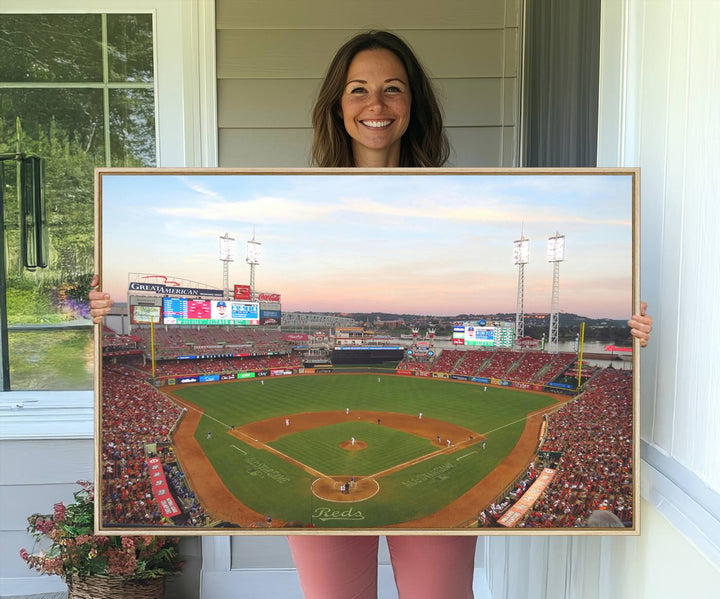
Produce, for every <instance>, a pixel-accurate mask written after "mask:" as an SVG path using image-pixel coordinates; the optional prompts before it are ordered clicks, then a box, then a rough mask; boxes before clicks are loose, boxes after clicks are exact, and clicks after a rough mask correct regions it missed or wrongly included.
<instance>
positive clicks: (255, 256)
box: [245, 227, 262, 299]
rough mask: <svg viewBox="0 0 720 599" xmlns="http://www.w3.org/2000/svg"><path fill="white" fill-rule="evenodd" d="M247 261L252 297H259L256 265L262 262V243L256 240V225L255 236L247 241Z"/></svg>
mask: <svg viewBox="0 0 720 599" xmlns="http://www.w3.org/2000/svg"><path fill="white" fill-rule="evenodd" d="M245 262H247V263H248V264H249V265H250V297H252V299H257V291H256V290H255V267H256V266H259V265H260V262H262V244H261V243H260V242H259V241H255V227H253V236H252V239H251V240H250V241H248V242H247V257H246V258H245Z"/></svg>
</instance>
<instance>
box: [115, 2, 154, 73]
mask: <svg viewBox="0 0 720 599" xmlns="http://www.w3.org/2000/svg"><path fill="white" fill-rule="evenodd" d="M107 29H108V34H107V40H108V66H109V68H110V75H109V79H110V81H134V82H144V83H150V82H152V81H153V78H154V77H153V33H152V15H149V14H148V15H108V17H107Z"/></svg>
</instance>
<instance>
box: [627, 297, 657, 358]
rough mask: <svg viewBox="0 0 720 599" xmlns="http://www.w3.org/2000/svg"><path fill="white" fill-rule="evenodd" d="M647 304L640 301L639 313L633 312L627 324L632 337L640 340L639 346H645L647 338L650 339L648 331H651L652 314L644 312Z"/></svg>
mask: <svg viewBox="0 0 720 599" xmlns="http://www.w3.org/2000/svg"><path fill="white" fill-rule="evenodd" d="M646 310H647V304H646V303H645V302H641V303H640V314H634V315H633V317H632V318H631V319H630V320H628V326H629V327H630V334H631V335H632V336H633V337H637V339H638V341H639V342H640V347H646V346H647V344H648V340H649V339H650V331H652V323H653V319H652V316H648V315H647V314H646V312H645V311H646Z"/></svg>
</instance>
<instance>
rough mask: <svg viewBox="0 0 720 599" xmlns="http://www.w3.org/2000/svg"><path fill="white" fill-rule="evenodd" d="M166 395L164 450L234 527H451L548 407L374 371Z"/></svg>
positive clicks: (511, 394)
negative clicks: (175, 406)
mask: <svg viewBox="0 0 720 599" xmlns="http://www.w3.org/2000/svg"><path fill="white" fill-rule="evenodd" d="M164 391H165V392H167V391H168V389H167V388H165V389H164ZM171 395H172V397H173V398H174V399H175V400H176V401H177V402H178V403H180V404H181V405H183V406H184V407H186V408H187V413H186V416H185V417H184V418H183V421H182V423H181V425H180V427H179V429H178V430H177V431H176V433H175V435H174V443H175V449H176V452H177V454H178V456H179V459H180V461H181V463H182V465H183V468H184V470H185V472H186V475H187V477H188V480H189V481H190V484H191V486H192V488H193V489H194V491H195V493H196V495H197V496H198V498H199V499H200V501H201V503H202V504H203V506H205V507H206V509H207V510H208V511H209V512H210V513H211V514H212V515H213V517H215V518H217V519H218V520H223V521H227V522H233V523H236V524H239V525H241V526H260V525H262V526H266V525H267V524H268V521H269V520H270V519H271V520H272V526H287V525H290V526H306V525H313V526H316V527H327V528H370V529H378V528H389V527H396V526H405V527H417V528H435V527H437V528H453V527H458V526H464V525H466V524H467V523H468V521H471V520H472V519H473V518H475V517H476V516H477V513H478V512H479V511H480V510H481V509H483V508H484V507H485V505H487V502H489V501H492V500H493V499H494V498H495V496H496V495H497V493H499V492H500V491H502V489H504V488H505V486H506V485H507V484H509V483H510V482H512V480H513V479H514V477H515V476H516V475H517V474H519V473H520V472H521V471H522V470H523V469H524V468H525V467H526V466H527V463H528V461H529V460H530V459H531V456H532V454H533V452H534V449H535V447H536V444H537V439H538V430H539V427H540V421H541V414H542V413H543V412H544V411H546V410H548V409H550V406H554V405H557V399H556V398H554V397H552V396H549V395H545V394H540V393H532V392H526V391H517V390H514V389H507V388H497V387H491V386H488V387H486V388H485V387H484V386H483V385H478V384H469V383H464V382H456V381H449V380H439V379H429V378H412V377H403V376H394V375H382V376H378V375H377V374H322V375H305V376H288V377H271V378H265V379H253V380H246V381H238V382H231V383H217V384H211V385H190V386H187V387H177V388H174V389H172V391H171ZM421 415H422V416H421ZM345 485H347V486H345ZM268 517H269V518H268Z"/></svg>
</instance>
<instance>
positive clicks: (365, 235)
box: [101, 169, 632, 318]
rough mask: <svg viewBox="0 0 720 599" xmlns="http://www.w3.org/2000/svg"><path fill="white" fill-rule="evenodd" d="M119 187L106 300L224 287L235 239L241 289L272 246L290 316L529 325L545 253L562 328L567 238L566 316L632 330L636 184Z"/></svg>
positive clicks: (555, 180) (110, 199) (105, 206)
mask: <svg viewBox="0 0 720 599" xmlns="http://www.w3.org/2000/svg"><path fill="white" fill-rule="evenodd" d="M446 170H447V171H448V172H447V173H443V174H432V175H430V174H424V175H419V174H393V175H389V174H384V175H370V174H347V173H346V174H330V175H328V174H317V172H318V171H314V174H308V173H309V171H308V172H307V173H304V174H299V173H294V174H277V173H272V174H267V173H266V174H232V175H218V174H214V175H211V174H206V173H204V174H202V175H200V174H189V173H183V174H166V173H160V172H157V171H155V172H152V171H148V172H149V173H152V174H138V175H126V174H122V175H121V174H114V173H113V174H105V175H103V177H102V203H101V210H102V222H103V225H102V232H101V237H102V252H103V260H102V262H103V263H102V274H103V288H104V289H105V290H106V291H109V292H110V293H111V295H112V297H113V298H114V299H115V300H116V301H125V300H126V297H127V296H126V294H127V286H128V273H142V274H144V275H148V274H153V275H164V276H167V277H168V278H169V279H175V280H177V279H184V280H187V281H195V282H197V283H199V284H201V285H204V286H209V287H218V288H219V287H222V272H223V269H222V263H221V262H220V260H219V237H221V236H223V235H224V234H225V233H228V234H229V235H230V236H231V237H234V238H235V239H236V242H237V245H236V257H235V261H234V262H232V263H231V264H230V286H231V287H232V285H233V284H244V285H247V284H248V283H249V279H250V267H249V266H248V264H246V262H245V256H246V249H245V244H246V242H247V240H249V239H251V238H252V236H253V230H254V231H255V237H256V240H257V241H259V242H261V243H262V254H263V259H262V264H261V265H260V266H259V267H257V269H256V286H257V290H258V291H264V292H272V293H279V294H281V295H282V308H283V311H316V312H319V311H332V312H366V311H379V312H396V313H415V314H428V315H435V316H447V315H455V314H459V313H495V312H514V311H515V308H516V297H517V287H518V267H517V266H515V265H513V260H512V257H513V242H514V241H515V240H516V239H519V238H520V236H521V234H524V236H525V237H526V238H528V239H529V240H530V263H529V264H527V265H526V266H525V312H526V313H530V312H548V311H549V310H550V300H551V291H552V273H553V266H552V264H551V263H549V262H547V259H546V255H545V254H546V247H547V238H548V237H550V236H552V235H554V234H555V233H556V232H558V233H560V234H561V235H565V238H566V240H565V245H566V252H565V261H564V262H562V263H561V264H560V309H561V311H563V312H573V313H578V314H581V315H584V316H588V317H596V318H627V317H628V316H629V315H630V313H631V307H632V306H631V293H632V222H631V221H632V217H631V215H632V178H631V176H630V175H629V174H628V175H625V174H622V175H600V174H591V175H537V174H535V175H532V174H527V175H517V174H513V175H505V174H503V175H497V174H495V175H488V174H477V173H476V174H458V173H457V172H452V171H451V170H449V169H446Z"/></svg>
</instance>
